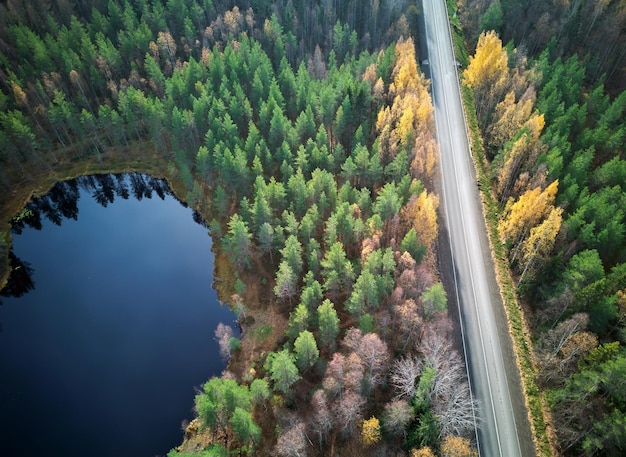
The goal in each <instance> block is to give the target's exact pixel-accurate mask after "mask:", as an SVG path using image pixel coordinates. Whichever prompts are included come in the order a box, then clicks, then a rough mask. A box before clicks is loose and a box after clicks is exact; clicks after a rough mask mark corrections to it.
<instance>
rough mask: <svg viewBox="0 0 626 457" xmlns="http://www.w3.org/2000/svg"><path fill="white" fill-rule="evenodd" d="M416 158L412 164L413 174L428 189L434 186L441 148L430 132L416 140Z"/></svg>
mask: <svg viewBox="0 0 626 457" xmlns="http://www.w3.org/2000/svg"><path fill="white" fill-rule="evenodd" d="M413 150H414V151H415V156H414V157H413V160H412V162H411V173H412V174H413V176H414V177H416V178H418V179H419V180H420V181H421V182H422V184H424V185H425V186H427V187H430V186H432V183H433V178H434V174H435V170H436V169H437V163H438V158H439V146H438V145H437V141H435V138H433V136H432V135H431V134H430V132H427V131H422V132H420V134H419V136H418V137H417V138H415V145H414V147H413Z"/></svg>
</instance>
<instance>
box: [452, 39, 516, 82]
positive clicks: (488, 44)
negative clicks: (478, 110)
mask: <svg viewBox="0 0 626 457" xmlns="http://www.w3.org/2000/svg"><path fill="white" fill-rule="evenodd" d="M507 73H508V56H507V53H506V49H504V48H503V47H502V41H501V40H500V38H498V35H497V34H496V32H494V31H493V30H491V31H489V32H483V33H481V34H480V37H479V38H478V44H477V45H476V54H474V56H473V57H472V56H470V58H469V65H468V66H467V68H466V69H465V71H464V72H463V77H464V78H465V81H466V83H467V84H468V86H470V87H471V88H473V89H477V88H479V87H482V86H485V85H488V84H493V83H495V82H497V81H499V80H501V79H502V78H503V77H505V76H506V74H507Z"/></svg>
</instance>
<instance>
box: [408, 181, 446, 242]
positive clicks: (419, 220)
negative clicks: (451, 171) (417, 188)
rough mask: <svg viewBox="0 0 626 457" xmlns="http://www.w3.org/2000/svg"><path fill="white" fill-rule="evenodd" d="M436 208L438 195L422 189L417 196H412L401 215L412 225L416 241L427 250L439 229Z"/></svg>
mask: <svg viewBox="0 0 626 457" xmlns="http://www.w3.org/2000/svg"><path fill="white" fill-rule="evenodd" d="M437 208H439V197H437V195H435V194H433V193H429V192H428V191H426V190H424V191H422V192H421V193H420V194H419V195H418V196H417V197H412V198H411V200H409V203H407V205H406V206H405V208H404V209H403V215H404V217H405V218H406V219H407V220H409V221H410V222H411V224H412V225H413V228H414V229H415V233H416V234H417V239H418V241H419V242H420V243H421V244H423V245H424V246H425V247H426V249H427V250H429V251H430V250H431V249H432V247H433V243H434V242H435V239H436V238H437V234H438V230H439V225H438V223H437Z"/></svg>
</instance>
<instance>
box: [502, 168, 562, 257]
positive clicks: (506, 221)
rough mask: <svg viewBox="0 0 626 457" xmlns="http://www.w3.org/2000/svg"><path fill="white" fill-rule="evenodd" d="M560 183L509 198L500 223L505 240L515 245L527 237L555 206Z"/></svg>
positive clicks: (556, 182)
mask: <svg viewBox="0 0 626 457" xmlns="http://www.w3.org/2000/svg"><path fill="white" fill-rule="evenodd" d="M558 185H559V182H558V180H557V181H554V182H553V183H552V184H550V185H549V186H548V187H546V188H545V189H544V190H543V191H542V190H541V189H540V188H539V187H535V188H534V189H531V190H529V191H527V192H525V193H523V194H522V195H521V196H520V197H519V198H518V199H517V200H515V201H513V199H509V201H508V202H507V204H506V207H505V208H504V212H503V217H502V219H501V220H500V223H499V224H498V229H499V232H500V237H501V238H502V241H503V242H508V243H511V245H512V247H515V246H517V245H519V243H521V242H522V241H523V240H524V239H525V238H526V236H527V235H528V233H530V229H531V228H533V227H535V226H536V225H537V224H539V223H540V222H541V221H542V220H543V219H544V218H545V217H546V216H547V215H548V214H549V213H550V211H551V210H552V208H553V207H554V199H555V197H556V193H557V190H558Z"/></svg>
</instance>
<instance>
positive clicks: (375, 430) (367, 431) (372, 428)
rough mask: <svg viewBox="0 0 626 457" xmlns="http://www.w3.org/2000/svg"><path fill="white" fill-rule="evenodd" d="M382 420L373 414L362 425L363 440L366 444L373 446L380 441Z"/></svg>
mask: <svg viewBox="0 0 626 457" xmlns="http://www.w3.org/2000/svg"><path fill="white" fill-rule="evenodd" d="M380 437H381V434H380V421H379V420H378V419H377V418H376V417H374V416H372V417H370V418H369V419H367V420H364V421H363V424H362V426H361V440H362V441H363V444H364V445H365V446H371V445H372V444H376V443H378V442H379V441H380Z"/></svg>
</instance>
